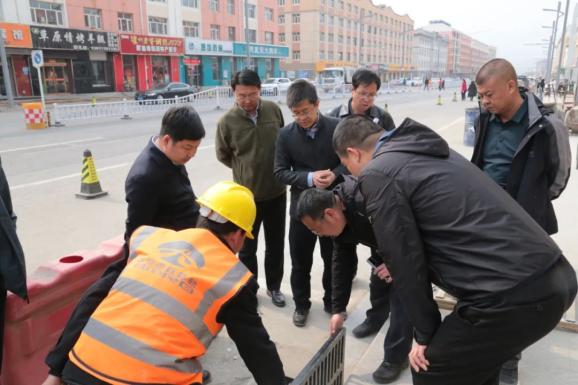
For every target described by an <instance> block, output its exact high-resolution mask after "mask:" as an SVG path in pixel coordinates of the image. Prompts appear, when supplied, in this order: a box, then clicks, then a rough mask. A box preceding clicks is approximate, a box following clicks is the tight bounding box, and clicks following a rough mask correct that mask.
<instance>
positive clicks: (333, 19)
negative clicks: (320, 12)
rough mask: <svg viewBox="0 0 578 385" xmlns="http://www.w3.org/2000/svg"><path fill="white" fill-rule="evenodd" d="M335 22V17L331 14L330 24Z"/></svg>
mask: <svg viewBox="0 0 578 385" xmlns="http://www.w3.org/2000/svg"><path fill="white" fill-rule="evenodd" d="M334 22H335V18H334V17H333V16H331V15H329V25H333V24H334Z"/></svg>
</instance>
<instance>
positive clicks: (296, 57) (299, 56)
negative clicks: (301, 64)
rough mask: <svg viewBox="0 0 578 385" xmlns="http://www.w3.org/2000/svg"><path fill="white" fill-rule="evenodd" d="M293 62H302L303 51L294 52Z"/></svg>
mask: <svg viewBox="0 0 578 385" xmlns="http://www.w3.org/2000/svg"><path fill="white" fill-rule="evenodd" d="M292 57H293V60H301V51H293V56H292Z"/></svg>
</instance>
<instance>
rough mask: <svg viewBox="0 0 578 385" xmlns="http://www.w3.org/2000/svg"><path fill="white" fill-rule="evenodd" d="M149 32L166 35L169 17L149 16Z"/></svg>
mask: <svg viewBox="0 0 578 385" xmlns="http://www.w3.org/2000/svg"><path fill="white" fill-rule="evenodd" d="M149 32H150V33H154V34H157V35H166V34H167V33H168V32H167V19H166V18H164V17H156V16H149Z"/></svg>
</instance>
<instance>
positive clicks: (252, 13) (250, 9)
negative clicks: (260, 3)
mask: <svg viewBox="0 0 578 385" xmlns="http://www.w3.org/2000/svg"><path fill="white" fill-rule="evenodd" d="M247 15H248V16H249V18H250V19H254V18H255V17H257V16H256V15H257V7H256V6H255V4H247Z"/></svg>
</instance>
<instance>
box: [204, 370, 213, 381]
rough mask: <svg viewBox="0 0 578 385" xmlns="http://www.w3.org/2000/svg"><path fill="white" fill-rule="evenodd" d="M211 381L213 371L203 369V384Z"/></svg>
mask: <svg viewBox="0 0 578 385" xmlns="http://www.w3.org/2000/svg"><path fill="white" fill-rule="evenodd" d="M209 382H211V372H209V371H208V370H204V369H203V384H208V383H209Z"/></svg>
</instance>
